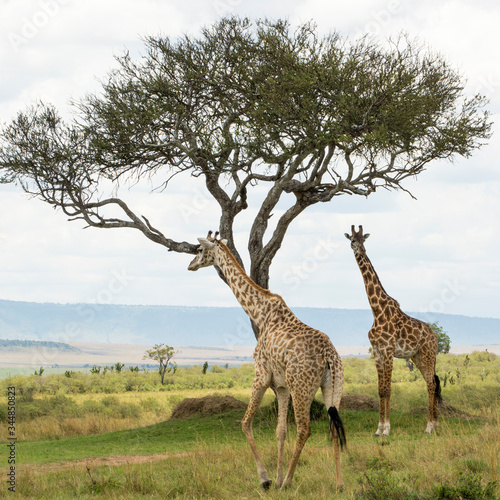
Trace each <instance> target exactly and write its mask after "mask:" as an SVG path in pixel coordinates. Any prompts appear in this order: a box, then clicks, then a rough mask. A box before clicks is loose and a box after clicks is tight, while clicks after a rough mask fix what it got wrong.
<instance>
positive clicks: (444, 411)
mask: <svg viewBox="0 0 500 500" xmlns="http://www.w3.org/2000/svg"><path fill="white" fill-rule="evenodd" d="M413 413H414V414H415V415H426V414H427V413H429V408H428V407H427V406H425V407H420V408H415V409H414V410H413ZM438 415H442V416H444V417H454V418H463V419H464V420H471V419H478V418H479V417H475V416H474V415H470V414H469V413H466V412H464V411H462V410H459V409H458V408H455V407H454V406H451V405H450V403H447V402H446V401H441V403H439V406H438Z"/></svg>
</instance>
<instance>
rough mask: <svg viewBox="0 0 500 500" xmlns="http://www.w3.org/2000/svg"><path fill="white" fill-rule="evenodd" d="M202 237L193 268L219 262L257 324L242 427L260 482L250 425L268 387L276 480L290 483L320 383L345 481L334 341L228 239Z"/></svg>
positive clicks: (340, 381) (340, 380)
mask: <svg viewBox="0 0 500 500" xmlns="http://www.w3.org/2000/svg"><path fill="white" fill-rule="evenodd" d="M217 235H218V233H215V238H212V232H211V231H210V232H209V233H208V236H207V238H198V241H199V242H200V246H199V249H198V253H197V255H196V257H195V258H194V259H193V261H192V262H191V264H189V267H188V269H189V270H190V271H197V270H198V269H200V268H201V267H207V266H211V265H215V266H217V267H218V268H219V269H220V270H221V271H222V274H223V275H224V277H225V279H226V281H227V284H228V285H229V286H230V288H231V290H232V291H233V293H234V295H235V296H236V299H237V300H238V302H239V303H240V304H241V306H242V307H243V309H244V310H245V312H246V313H247V314H248V316H250V319H251V320H252V321H253V322H254V323H255V324H256V326H257V327H258V332H259V334H258V338H257V346H256V347H255V351H254V355H253V357H254V361H255V378H254V381H253V384H252V394H251V396H250V403H249V404H248V408H247V411H246V413H245V416H244V417H243V420H242V428H243V432H244V433H245V435H246V437H247V439H248V442H249V444H250V448H251V449H252V452H253V454H254V457H255V462H256V464H257V472H258V474H259V479H260V483H261V486H262V487H263V488H264V489H268V488H269V486H270V485H271V481H270V480H269V478H268V476H267V471H266V468H265V467H264V463H263V462H262V460H261V458H260V456H259V453H258V452H257V447H256V444H255V439H254V437H253V431H252V421H253V418H254V416H255V413H256V412H257V409H258V408H259V405H260V403H261V401H262V398H263V396H264V393H265V392H266V390H267V389H268V388H269V387H271V388H272V389H273V390H274V392H275V394H276V398H277V400H278V426H277V428H276V437H277V439H278V471H277V475H276V486H277V487H285V486H288V485H290V483H291V481H292V478H293V474H294V471H295V467H296V466H297V462H298V460H299V456H300V453H301V451H302V448H303V447H304V445H305V443H306V441H307V439H308V437H309V436H310V435H311V425H310V421H309V410H310V407H311V403H312V401H313V399H314V396H315V394H316V392H317V390H318V388H319V387H321V391H322V393H323V398H324V401H325V405H326V407H327V408H328V415H329V417H330V435H331V437H332V439H333V449H334V457H335V467H336V472H337V487H338V488H341V487H342V486H343V480H342V474H341V471H340V455H339V442H340V447H343V446H344V444H345V433H344V427H343V424H342V420H341V419H340V416H339V414H338V408H339V405H340V399H341V397H342V389H343V386H344V372H343V369H342V362H341V360H340V357H339V355H338V354H337V351H336V350H335V347H333V344H332V343H331V341H330V339H329V338H328V337H327V336H326V335H325V334H324V333H322V332H320V331H318V330H315V329H313V328H311V327H309V326H307V325H304V323H302V322H301V321H299V320H298V319H297V318H296V317H295V315H294V314H293V313H292V311H290V309H289V308H288V307H287V305H286V304H285V301H284V300H283V299H282V298H281V297H280V296H279V295H276V294H274V293H271V292H270V291H269V290H264V289H263V288H261V287H260V286H258V285H257V284H256V283H255V282H254V281H252V280H251V279H250V278H249V277H248V276H247V274H245V271H244V270H243V269H242V267H241V266H240V265H239V264H238V262H237V261H236V259H235V258H234V256H233V255H232V254H231V252H230V251H229V249H228V248H227V246H226V241H225V240H217ZM290 395H291V396H292V403H293V409H294V412H295V421H296V423H297V441H296V444H295V450H294V452H293V455H292V458H291V460H290V463H289V466H288V471H287V474H286V477H285V479H284V480H283V453H284V448H285V438H286V432H287V420H286V417H287V411H288V400H289V397H290Z"/></svg>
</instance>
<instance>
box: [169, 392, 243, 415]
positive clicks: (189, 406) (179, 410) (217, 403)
mask: <svg viewBox="0 0 500 500" xmlns="http://www.w3.org/2000/svg"><path fill="white" fill-rule="evenodd" d="M246 407H247V405H246V404H245V403H243V402H242V401H239V400H238V399H235V398H233V397H231V396H205V397H204V398H186V399H184V400H183V401H181V402H180V403H179V404H178V405H177V406H176V407H175V408H174V411H173V412H172V416H171V417H170V418H171V419H179V418H187V417H190V416H191V415H202V416H208V415H218V414H220V413H226V412H228V411H231V410H245V409H246Z"/></svg>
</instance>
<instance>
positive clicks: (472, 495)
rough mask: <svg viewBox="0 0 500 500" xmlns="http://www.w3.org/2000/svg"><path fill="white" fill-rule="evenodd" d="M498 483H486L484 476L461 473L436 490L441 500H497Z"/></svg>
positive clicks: (469, 472)
mask: <svg viewBox="0 0 500 500" xmlns="http://www.w3.org/2000/svg"><path fill="white" fill-rule="evenodd" d="M496 491H497V482H496V481H485V480H484V478H483V475H482V474H478V473H475V472H472V471H469V470H467V471H465V472H463V471H460V472H459V473H458V478H457V480H456V481H453V482H452V483H446V484H443V485H440V486H438V487H436V488H435V493H436V495H437V497H438V498H439V499H445V498H446V499H450V500H469V499H470V500H497V499H498V496H497V494H496Z"/></svg>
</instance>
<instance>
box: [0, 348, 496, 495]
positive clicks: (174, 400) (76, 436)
mask: <svg viewBox="0 0 500 500" xmlns="http://www.w3.org/2000/svg"><path fill="white" fill-rule="evenodd" d="M344 371H345V376H346V385H345V390H344V393H345V394H364V395H368V396H372V397H377V384H376V372H375V368H374V363H373V360H370V359H356V358H348V359H345V360H344ZM437 372H438V374H439V376H440V378H441V380H442V382H443V386H444V387H443V397H444V399H445V401H446V402H447V403H449V404H450V405H452V407H453V408H454V409H456V410H457V412H456V414H454V413H447V414H446V415H442V416H441V418H440V424H439V428H438V430H437V432H436V433H435V434H434V435H430V436H429V435H425V434H424V429H425V424H426V414H425V411H426V404H427V402H426V389H425V385H424V383H423V381H422V377H421V375H420V374H419V373H418V372H417V371H416V370H413V371H410V369H409V368H408V367H407V366H406V364H405V362H404V361H401V360H396V361H395V368H394V373H393V395H392V408H393V411H392V413H391V436H390V438H385V439H381V438H375V437H374V436H373V433H374V431H375V429H376V427H377V421H378V414H377V412H375V411H355V410H341V417H342V419H343V421H344V425H345V428H346V432H347V439H348V448H347V450H346V451H344V452H343V453H342V459H341V460H342V471H343V475H344V481H345V489H344V491H343V492H337V491H336V484H335V467H334V461H333V447H332V445H331V442H330V441H329V438H328V421H327V418H326V413H324V415H323V416H322V417H321V418H319V419H317V420H315V421H313V423H312V436H311V438H310V439H309V441H308V442H307V444H306V446H305V448H304V451H303V453H302V455H301V458H300V461H299V466H298V468H297V471H296V474H295V477H294V481H293V483H292V485H291V487H290V488H289V489H288V490H286V491H284V492H281V491H277V490H275V489H274V488H271V489H270V490H269V491H267V492H263V491H261V490H260V487H259V482H258V479H257V473H256V468H255V463H254V459H253V456H252V454H251V451H250V448H249V446H248V444H247V442H246V439H245V437H244V435H243V433H242V431H241V428H240V424H239V420H241V418H242V416H243V413H244V410H234V411H231V412H228V413H224V414H220V415H212V416H205V417H202V416H199V415H195V416H192V417H189V418H186V419H182V420H170V419H169V417H170V414H171V413H172V410H173V408H174V407H175V406H176V405H177V404H178V403H179V402H180V401H182V400H183V399H184V398H186V397H202V396H207V395H210V394H218V395H231V396H233V397H235V398H237V399H239V400H241V401H244V402H248V399H249V397H250V385H251V382H252V378H253V367H252V365H243V366H242V367H240V368H229V369H227V370H225V369H223V368H221V367H212V369H210V368H209V371H208V372H207V373H206V374H205V375H203V374H202V373H201V367H199V366H198V367H191V368H181V369H178V370H177V372H176V373H175V374H170V376H169V377H168V380H167V381H166V382H167V383H166V384H165V385H161V383H159V375H158V374H157V373H154V372H149V373H140V372H139V373H137V372H130V371H123V372H121V373H116V372H115V373H110V372H108V373H106V374H105V375H104V374H102V373H101V374H97V375H91V374H85V373H73V374H71V375H70V376H66V375H64V374H59V375H58V374H53V375H47V376H46V375H43V376H41V377H40V376H34V375H31V376H16V377H11V378H10V379H6V380H3V381H1V386H2V393H3V394H4V395H5V396H4V401H5V403H4V404H2V405H1V406H0V432H1V436H2V443H6V442H7V439H6V436H7V417H8V414H7V405H6V401H7V388H8V387H9V386H14V387H16V435H17V437H18V441H17V443H16V492H15V493H12V492H9V491H8V489H7V488H8V484H7V482H6V480H4V482H3V484H2V485H1V486H0V497H7V496H9V497H10V496H12V497H14V498H16V497H18V498H51V499H52V498H61V499H66V498H68V499H70V498H71V499H72V498H95V497H101V498H120V499H121V498H123V499H127V498H193V499H194V498H222V499H233V498H263V497H266V498H314V499H317V498H339V499H405V498H410V499H411V498H414V499H438V498H454V499H459V498H464V499H465V498H473V499H482V498H484V499H496V498H500V488H499V479H500V439H499V437H500V432H499V431H500V358H499V357H497V356H495V355H492V354H489V353H473V354H470V355H468V356H465V355H464V356H453V355H449V354H446V355H439V357H438V365H437ZM445 381H446V385H445V384H444V382H445ZM318 399H319V400H321V397H320V395H319V394H318ZM273 400H274V395H273V394H272V393H271V391H268V393H267V394H266V397H265V400H264V403H263V408H262V410H261V412H260V413H259V414H258V417H257V419H256V422H255V426H254V428H255V435H256V440H257V445H258V447H259V449H260V451H261V455H262V456H263V459H264V462H265V463H266V466H267V467H268V472H269V474H270V477H272V476H273V475H274V474H275V473H276V460H277V456H276V439H275V426H276V419H275V417H274V416H273V412H272V411H271V410H270V408H271V407H272V404H271V403H272V402H273ZM460 412H462V413H460ZM294 443H295V426H294V424H293V423H292V422H291V423H290V425H289V432H288V437H287V443H286V454H287V457H288V458H289V457H290V456H291V453H292V450H293V446H294ZM2 448H3V451H2V454H0V465H1V470H2V474H3V475H4V476H3V477H4V478H6V477H7V476H6V473H7V451H8V450H7V451H6V449H7V446H6V445H5V444H3V445H2Z"/></svg>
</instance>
